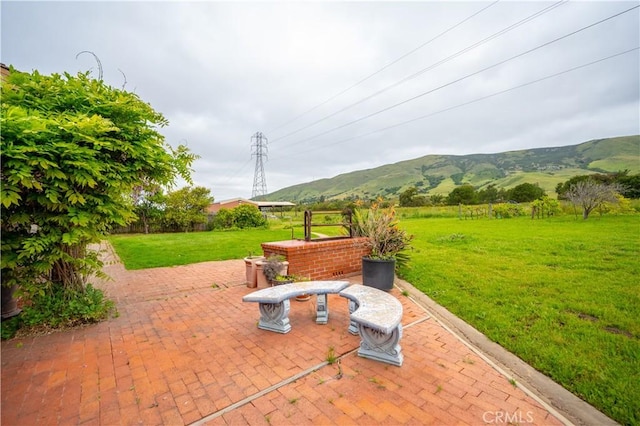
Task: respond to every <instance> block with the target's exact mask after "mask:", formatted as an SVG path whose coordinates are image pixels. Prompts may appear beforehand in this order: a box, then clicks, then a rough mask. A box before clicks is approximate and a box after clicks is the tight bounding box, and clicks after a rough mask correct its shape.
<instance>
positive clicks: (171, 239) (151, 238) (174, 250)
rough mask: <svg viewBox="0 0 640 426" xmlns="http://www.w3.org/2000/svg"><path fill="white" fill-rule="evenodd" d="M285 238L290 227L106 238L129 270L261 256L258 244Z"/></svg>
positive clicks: (287, 237) (287, 238)
mask: <svg viewBox="0 0 640 426" xmlns="http://www.w3.org/2000/svg"><path fill="white" fill-rule="evenodd" d="M298 232H299V231H298ZM303 235H304V232H303ZM289 239H291V230H290V229H283V228H278V229H273V230H272V229H255V230H251V231H221V232H190V233H173V234H150V235H141V234H134V235H112V236H111V237H109V241H110V242H111V244H112V245H113V247H114V248H115V249H116V252H117V253H118V256H120V260H122V262H123V263H124V266H125V268H127V269H129V270H133V269H146V268H157V267H160V266H176V265H189V264H191V263H196V262H207V261H211V260H229V259H242V258H244V257H246V256H248V255H250V254H253V255H258V254H260V255H261V254H262V248H261V247H260V244H261V243H264V242H266V241H282V240H289Z"/></svg>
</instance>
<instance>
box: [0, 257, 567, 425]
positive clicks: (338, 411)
mask: <svg viewBox="0 0 640 426" xmlns="http://www.w3.org/2000/svg"><path fill="white" fill-rule="evenodd" d="M107 255H108V256H110V257H108V259H107V260H108V261H109V264H108V265H107V266H105V272H107V273H108V274H109V275H111V276H112V277H113V281H110V282H106V283H102V284H101V285H100V287H102V288H104V289H105V290H106V292H107V293H108V295H109V296H110V297H111V298H112V299H114V300H115V301H116V305H117V309H118V312H119V316H118V317H117V318H112V319H110V320H108V321H105V322H103V323H100V324H97V325H92V326H88V327H84V328H80V329H75V330H69V331H64V332H57V333H53V334H50V335H46V336H37V337H29V338H22V339H14V340H11V341H5V342H2V417H1V420H2V424H3V425H5V426H8V425H35V424H60V425H67V424H102V425H112V424H127V425H128V424H142V425H156V424H157V425H160V424H165V425H181V424H211V425H215V424H229V425H242V424H249V425H268V424H271V425H286V424H292V425H293V424H295V425H301V424H319V425H332V424H345V425H346V424H360V425H370V424H439V425H441V424H445V425H450V424H468V425H477V424H507V423H509V422H510V423H520V424H538V425H554V424H562V423H567V420H566V419H565V418H563V417H562V416H560V415H559V414H558V413H557V412H556V411H555V410H554V409H552V408H550V407H548V406H546V407H545V406H543V404H542V403H539V402H537V400H536V399H534V398H532V397H530V396H528V394H527V393H525V392H523V390H521V389H520V387H518V386H513V385H512V384H511V383H510V382H509V378H508V377H505V376H503V375H502V374H501V373H500V372H499V371H498V370H496V369H495V368H494V367H492V365H490V364H489V363H487V362H486V361H485V360H484V359H483V358H482V357H480V356H479V355H478V354H477V353H476V352H475V351H473V350H472V349H470V348H469V347H468V346H467V345H465V344H464V343H463V342H462V341H461V340H460V339H458V338H457V337H456V336H455V335H453V334H452V333H451V332H449V331H448V330H447V329H445V328H444V327H443V326H442V325H440V323H439V322H437V321H436V320H435V319H434V318H432V317H431V316H430V315H429V313H428V312H427V311H425V310H424V309H423V308H422V307H421V306H419V305H418V304H417V303H416V302H414V301H413V299H411V298H409V297H405V296H403V295H402V294H400V292H399V290H398V289H394V290H393V292H392V294H393V295H394V296H395V297H397V298H398V299H399V300H400V301H401V302H402V304H403V307H404V316H403V321H402V323H403V327H404V336H403V338H402V341H401V346H402V349H403V353H404V365H403V366H402V367H394V366H390V365H386V364H382V363H379V362H375V361H371V360H367V359H364V358H360V357H358V356H357V355H356V350H357V348H358V345H359V337H357V336H352V335H351V334H349V333H348V332H347V327H348V324H349V320H348V316H349V314H348V307H347V301H346V299H343V298H341V297H339V296H337V295H330V296H329V307H330V318H329V324H327V325H317V324H316V323H315V308H314V303H313V300H312V301H309V302H296V301H292V302H291V313H290V320H291V326H292V330H291V332H290V333H288V334H285V335H281V334H277V333H271V332H267V331H263V330H260V329H258V328H257V326H256V324H257V320H258V317H259V314H258V308H257V305H256V304H254V303H242V302H241V299H242V296H244V295H245V294H248V293H249V292H251V291H253V289H249V288H247V287H246V286H245V285H244V279H245V271H244V262H243V261H242V260H232V261H224V262H205V263H199V264H194V265H189V266H179V267H172V268H155V269H147V270H140V271H126V270H124V268H123V266H122V265H121V264H120V263H118V262H117V259H114V258H113V254H112V253H111V252H108V253H107ZM350 280H351V281H352V282H358V280H359V277H352V278H350ZM331 348H332V349H331ZM330 351H333V352H334V353H335V355H336V356H338V359H339V362H336V363H334V364H328V363H327V358H328V354H329V352H330Z"/></svg>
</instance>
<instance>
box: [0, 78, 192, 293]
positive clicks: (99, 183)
mask: <svg viewBox="0 0 640 426" xmlns="http://www.w3.org/2000/svg"><path fill="white" fill-rule="evenodd" d="M1 87H2V88H1V94H2V110H1V111H2V116H1V118H0V119H1V126H2V134H1V144H2V172H1V182H2V188H1V198H2V222H1V226H2V280H3V284H4V285H7V286H11V285H13V284H20V285H21V286H22V288H23V290H28V291H31V293H34V292H37V293H40V294H43V293H44V292H45V290H46V289H49V288H53V287H62V288H63V289H64V290H65V291H70V292H76V293H77V292H84V290H85V285H86V284H87V279H88V277H90V276H92V275H93V274H96V273H100V267H101V264H100V262H99V261H98V259H97V255H96V254H95V253H90V252H89V251H88V250H87V245H88V244H90V243H93V242H98V241H99V240H100V239H101V238H102V237H103V236H104V234H105V233H106V232H107V231H108V230H109V229H110V228H111V227H112V226H116V225H120V226H122V225H126V224H127V223H129V222H131V221H133V220H134V219H135V214H134V204H133V202H132V200H131V197H130V194H132V193H133V191H134V189H135V188H138V187H142V188H144V189H148V188H152V187H155V186H157V185H160V186H164V185H169V184H171V183H172V182H173V180H174V179H175V178H176V177H177V176H182V177H183V178H185V179H186V180H188V179H189V173H190V166H191V163H192V162H193V161H194V160H195V158H196V156H195V155H193V154H191V153H190V152H189V151H188V150H187V149H186V148H185V147H179V148H178V149H172V148H171V147H170V146H169V145H168V144H167V143H165V141H164V137H163V136H162V135H161V134H160V133H159V132H158V130H157V128H158V127H162V126H165V125H166V124H167V121H166V119H165V118H164V117H163V116H162V115H161V114H160V113H158V112H156V111H154V110H153V108H151V106H150V105H148V104H147V103H145V102H143V101H142V100H141V99H140V98H139V97H138V96H137V95H135V94H133V93H129V92H125V91H123V90H119V89H115V88H112V87H109V86H107V85H105V84H104V83H103V82H102V81H97V80H93V79H91V78H90V77H89V75H88V73H79V74H78V75H77V76H72V75H70V74H67V73H65V74H64V75H63V76H61V75H58V74H54V75H51V76H44V75H41V74H39V73H38V72H37V71H34V72H33V73H24V72H18V71H16V70H15V69H13V68H11V72H10V75H9V76H8V77H7V78H6V80H3V82H2V86H1Z"/></svg>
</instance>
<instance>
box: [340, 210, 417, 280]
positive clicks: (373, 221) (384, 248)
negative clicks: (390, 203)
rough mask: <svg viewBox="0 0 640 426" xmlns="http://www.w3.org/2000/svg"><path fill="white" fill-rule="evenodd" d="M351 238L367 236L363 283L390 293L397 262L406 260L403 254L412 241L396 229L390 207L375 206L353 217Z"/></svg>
mask: <svg viewBox="0 0 640 426" xmlns="http://www.w3.org/2000/svg"><path fill="white" fill-rule="evenodd" d="M353 235H354V236H356V237H367V245H368V246H369V247H370V248H371V253H370V254H369V255H368V256H365V257H363V258H362V283H363V284H364V285H366V286H370V287H375V288H378V289H380V290H384V291H389V290H391V289H392V288H393V280H394V278H395V268H396V264H397V261H398V262H401V261H404V260H406V257H404V256H403V253H401V252H402V251H404V250H406V249H407V248H409V244H410V242H411V240H412V239H413V236H412V235H409V234H407V232H406V231H405V230H403V229H400V227H399V226H398V220H397V218H396V212H395V209H394V208H393V207H388V208H381V207H380V206H379V204H378V203H374V204H373V205H372V206H371V208H369V210H356V211H355V212H354V214H353Z"/></svg>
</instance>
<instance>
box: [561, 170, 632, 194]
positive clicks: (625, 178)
mask: <svg viewBox="0 0 640 426" xmlns="http://www.w3.org/2000/svg"><path fill="white" fill-rule="evenodd" d="M589 179H591V180H593V181H595V182H597V183H602V184H614V183H615V184H619V185H620V186H619V191H620V194H621V195H623V196H624V197H626V198H640V174H635V175H630V174H629V170H623V171H621V172H617V173H606V174H604V173H594V174H591V175H580V176H574V177H572V178H571V179H569V180H567V181H565V182H562V183H559V184H558V185H556V193H557V194H558V199H560V200H564V199H567V197H566V196H565V193H566V192H567V191H568V190H569V188H571V186H572V185H574V184H576V183H578V182H581V181H585V180H589Z"/></svg>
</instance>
